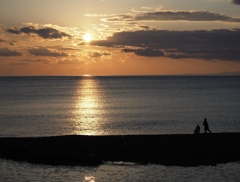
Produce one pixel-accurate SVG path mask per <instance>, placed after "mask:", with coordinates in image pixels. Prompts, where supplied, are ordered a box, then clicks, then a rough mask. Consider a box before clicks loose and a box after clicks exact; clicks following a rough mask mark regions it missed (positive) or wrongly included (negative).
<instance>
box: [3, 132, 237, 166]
mask: <svg viewBox="0 0 240 182" xmlns="http://www.w3.org/2000/svg"><path fill="white" fill-rule="evenodd" d="M0 157H1V158H6V159H13V160H19V161H28V162H34V163H41V164H51V165H100V164H102V163H103V162H106V161H125V162H135V163H141V164H148V163H153V164H162V165H176V166H198V165H216V164H219V163H227V162H234V161H240V133H214V134H200V135H190V134H189V135H188V134H179V135H117V136H80V135H69V136H54V137H29V138H13V137H11V138H0Z"/></svg>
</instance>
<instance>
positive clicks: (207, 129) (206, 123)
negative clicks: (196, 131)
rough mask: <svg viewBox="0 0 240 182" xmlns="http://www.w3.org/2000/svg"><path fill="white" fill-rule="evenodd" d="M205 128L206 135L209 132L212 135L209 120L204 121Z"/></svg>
mask: <svg viewBox="0 0 240 182" xmlns="http://www.w3.org/2000/svg"><path fill="white" fill-rule="evenodd" d="M203 126H204V132H205V133H207V131H209V132H210V133H212V132H211V130H209V126H208V122H207V118H205V119H204V121H203Z"/></svg>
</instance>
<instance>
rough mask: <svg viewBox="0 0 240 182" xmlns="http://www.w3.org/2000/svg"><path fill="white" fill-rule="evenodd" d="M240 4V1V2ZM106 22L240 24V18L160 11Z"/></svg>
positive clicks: (215, 14)
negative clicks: (211, 22)
mask: <svg viewBox="0 0 240 182" xmlns="http://www.w3.org/2000/svg"><path fill="white" fill-rule="evenodd" d="M238 2H239V0H238ZM104 20H105V21H109V22H110V21H178V20H184V21H223V22H240V18H234V17H230V16H227V15H223V14H218V13H213V12H210V11H173V10H160V11H153V12H136V13H127V14H120V15H117V16H113V17H109V18H104Z"/></svg>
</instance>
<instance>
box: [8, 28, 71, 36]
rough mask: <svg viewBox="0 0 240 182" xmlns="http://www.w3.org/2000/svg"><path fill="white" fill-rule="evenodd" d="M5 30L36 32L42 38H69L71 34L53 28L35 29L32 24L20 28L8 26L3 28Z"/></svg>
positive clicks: (14, 32)
mask: <svg viewBox="0 0 240 182" xmlns="http://www.w3.org/2000/svg"><path fill="white" fill-rule="evenodd" d="M5 31H6V32H9V33H12V34H22V33H23V34H27V35H30V34H36V35H38V36H40V37H42V38H43V39H62V38H65V37H66V38H70V37H71V36H70V35H68V34H66V33H64V32H60V31H58V30H56V29H54V28H41V29H36V28H35V27H33V26H28V27H22V28H15V29H11V28H8V29H6V30H5Z"/></svg>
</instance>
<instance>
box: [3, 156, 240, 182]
mask: <svg viewBox="0 0 240 182" xmlns="http://www.w3.org/2000/svg"><path fill="white" fill-rule="evenodd" d="M239 179H240V163H228V164H219V165H217V166H199V167H177V166H163V165H152V164H149V165H137V164H128V163H105V164H103V165H100V166H95V167H87V166H50V165H37V164H30V163H26V162H16V161H11V160H4V159H0V181H3V182H13V181H19V182H25V181H37V182H38V181H39V182H40V181H70V182H72V181H74V182H75V181H83V182H95V181H149V182H155V181H178V182H185V181H196V182H197V181H199V182H200V181H211V182H219V181H239Z"/></svg>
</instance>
